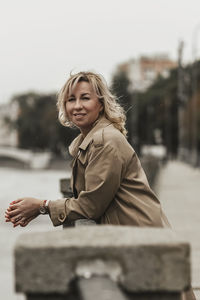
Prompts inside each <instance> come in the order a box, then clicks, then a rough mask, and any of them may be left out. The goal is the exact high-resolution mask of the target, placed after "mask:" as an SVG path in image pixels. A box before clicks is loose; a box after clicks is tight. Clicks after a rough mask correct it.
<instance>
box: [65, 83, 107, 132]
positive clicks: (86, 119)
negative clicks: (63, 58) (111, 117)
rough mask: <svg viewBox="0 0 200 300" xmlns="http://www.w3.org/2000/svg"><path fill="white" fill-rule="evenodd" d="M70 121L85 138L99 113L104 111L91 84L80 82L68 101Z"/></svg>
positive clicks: (67, 107)
mask: <svg viewBox="0 0 200 300" xmlns="http://www.w3.org/2000/svg"><path fill="white" fill-rule="evenodd" d="M65 107H66V113H67V116H68V119H69V120H70V121H71V122H72V123H73V124H74V125H76V126H77V127H78V128H79V129H80V130H81V132H82V134H83V135H84V136H86V135H87V134H88V132H89V131H90V130H91V128H92V125H93V123H94V122H95V121H96V120H97V118H98V116H99V113H100V112H101V111H102V110H103V106H102V104H101V103H100V101H99V99H98V97H97V95H96V93H95V92H94V90H93V88H92V86H91V85H90V83H88V82H86V81H80V82H78V83H77V85H76V87H75V88H74V89H73V90H72V93H71V95H69V97H68V98H67V100H66V106H65Z"/></svg>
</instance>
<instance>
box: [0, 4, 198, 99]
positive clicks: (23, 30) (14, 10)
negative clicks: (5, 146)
mask: <svg viewBox="0 0 200 300" xmlns="http://www.w3.org/2000/svg"><path fill="white" fill-rule="evenodd" d="M198 24H199V30H198V36H196V38H195V43H196V46H198V47H197V48H198V49H200V0H138V1H136V0H98V1H97V0H76V1H73V0H71V1H68V0H0V41H1V46H0V80H1V89H0V103H3V102H7V101H9V100H10V98H11V96H12V95H13V94H16V93H23V92H27V91H29V90H35V91H40V92H52V91H57V90H58V89H60V88H61V86H62V85H63V83H64V82H65V81H66V79H67V78H68V75H69V72H70V71H74V72H76V71H80V70H94V71H97V72H99V73H101V74H102V75H103V76H104V77H105V78H106V79H107V80H108V81H110V78H111V75H112V72H113V71H114V69H115V67H116V65H117V64H119V63H121V62H124V61H127V60H129V59H130V58H136V57H138V56H139V55H141V54H157V53H168V54H169V55H170V57H171V58H172V59H177V48H178V42H179V41H180V40H181V39H183V40H184V42H185V49H184V60H185V62H189V61H191V59H192V37H193V35H194V32H195V28H197V26H198Z"/></svg>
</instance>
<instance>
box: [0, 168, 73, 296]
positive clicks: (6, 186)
mask: <svg viewBox="0 0 200 300" xmlns="http://www.w3.org/2000/svg"><path fill="white" fill-rule="evenodd" d="M69 176H70V172H69V171H67V170H66V171H64V170H37V171H36V170H23V169H14V168H6V167H5V168H4V167H3V168H2V167H1V168H0V203H1V206H0V216H1V217H0V288H1V299H5V300H25V297H24V296H23V295H22V294H16V293H15V291H14V256H13V250H14V245H15V242H16V239H17V238H18V236H19V235H20V234H21V233H23V232H36V231H47V230H61V229H62V227H60V226H58V227H53V226H52V223H51V221H50V219H49V217H48V216H39V217H38V218H37V219H36V220H33V221H32V222H31V223H30V224H29V225H28V226H27V227H25V228H22V227H16V228H13V227H12V225H11V224H10V223H6V222H5V221H4V212H5V210H6V208H7V207H8V205H9V203H10V202H11V201H13V200H15V199H17V198H20V197H26V196H29V197H30V196H31V197H36V198H37V197H38V198H41V199H52V200H53V199H58V198H60V197H61V194H60V192H59V180H60V179H61V178H65V177H69Z"/></svg>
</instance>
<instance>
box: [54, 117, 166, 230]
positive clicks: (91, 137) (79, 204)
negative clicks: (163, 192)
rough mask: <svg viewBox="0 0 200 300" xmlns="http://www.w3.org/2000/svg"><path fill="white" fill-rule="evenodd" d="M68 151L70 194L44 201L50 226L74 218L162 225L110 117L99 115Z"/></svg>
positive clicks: (140, 172)
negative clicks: (48, 214) (109, 119)
mask: <svg viewBox="0 0 200 300" xmlns="http://www.w3.org/2000/svg"><path fill="white" fill-rule="evenodd" d="M69 150H70V154H71V155H72V156H73V157H74V160H73V164H72V171H73V173H72V174H73V176H72V188H73V191H74V195H75V197H74V198H70V199H61V200H57V201H51V202H50V204H49V209H50V217H51V220H52V222H53V224H54V225H55V226H57V225H60V224H63V223H64V222H65V223H68V224H70V223H72V222H74V220H76V219H80V218H88V219H93V220H95V221H96V222H98V223H100V224H114V225H134V226H155V227H164V226H168V222H167V219H166V217H165V216H164V214H163V212H162V209H161V206H160V202H159V201H158V199H157V197H156V196H155V194H154V193H153V191H152V190H151V188H150V186H149V184H148V181H147V178H146V175H145V173H144V171H143V169H142V167H141V164H140V161H139V159H138V157H137V155H136V153H135V151H134V150H133V148H132V147H131V146H130V144H129V143H128V142H127V140H126V138H125V137H124V136H123V134H122V133H121V132H120V131H119V130H117V129H116V128H115V127H114V126H113V124H111V122H110V121H108V120H107V119H106V118H104V117H102V118H101V119H100V120H99V121H98V122H97V123H96V125H95V126H94V127H93V128H92V130H91V131H90V132H89V133H88V135H87V136H86V137H85V138H84V139H83V136H82V134H80V135H79V136H78V137H77V138H76V139H75V140H74V141H73V142H72V144H71V145H70V148H69Z"/></svg>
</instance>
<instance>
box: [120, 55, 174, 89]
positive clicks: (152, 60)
mask: <svg viewBox="0 0 200 300" xmlns="http://www.w3.org/2000/svg"><path fill="white" fill-rule="evenodd" d="M176 67H177V62H174V61H172V60H171V59H170V58H169V57H168V55H166V54H160V55H154V56H141V57H139V58H138V59H131V60H129V61H127V62H125V63H123V64H120V65H119V66H118V67H117V72H125V73H126V74H127V77H128V79H129V80H130V82H131V86H130V91H145V90H146V89H147V88H148V87H149V86H150V85H151V84H152V83H153V82H154V81H155V79H156V78H157V77H158V76H162V77H164V78H167V77H168V76H169V74H170V70H171V69H174V68H176Z"/></svg>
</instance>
